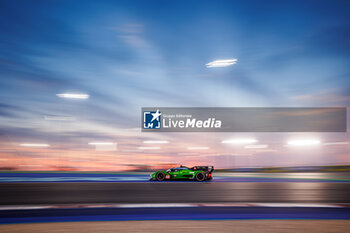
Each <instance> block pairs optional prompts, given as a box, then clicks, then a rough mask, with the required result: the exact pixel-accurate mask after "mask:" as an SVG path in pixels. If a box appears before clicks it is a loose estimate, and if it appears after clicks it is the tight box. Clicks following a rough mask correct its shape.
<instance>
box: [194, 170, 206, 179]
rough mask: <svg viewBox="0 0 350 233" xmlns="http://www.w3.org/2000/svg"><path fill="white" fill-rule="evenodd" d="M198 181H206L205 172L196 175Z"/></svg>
mask: <svg viewBox="0 0 350 233" xmlns="http://www.w3.org/2000/svg"><path fill="white" fill-rule="evenodd" d="M196 180H197V181H204V180H205V174H204V173H203V172H198V173H197V174H196Z"/></svg>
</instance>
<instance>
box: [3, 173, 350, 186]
mask: <svg viewBox="0 0 350 233" xmlns="http://www.w3.org/2000/svg"><path fill="white" fill-rule="evenodd" d="M148 179H149V173H118V174H116V173H114V174H113V173H72V172H68V173H63V172H61V173H57V172H56V173H55V172H0V182H2V183H16V182H147V183H148V182H149V181H148ZM211 182H322V183H325V182H327V183H329V182H332V183H333V182H337V183H338V182H340V183H344V182H350V173H321V172H308V173H214V178H213V180H212V181H211Z"/></svg>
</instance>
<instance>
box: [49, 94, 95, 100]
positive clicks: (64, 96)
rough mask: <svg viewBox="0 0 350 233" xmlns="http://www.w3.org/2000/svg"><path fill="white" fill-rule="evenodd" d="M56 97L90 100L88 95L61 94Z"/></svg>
mask: <svg viewBox="0 0 350 233" xmlns="http://www.w3.org/2000/svg"><path fill="white" fill-rule="evenodd" d="M56 96H58V97H60V98H64V99H88V98H89V97H90V96H89V95H88V94H73V93H61V94H56Z"/></svg>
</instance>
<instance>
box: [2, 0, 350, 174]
mask: <svg viewBox="0 0 350 233" xmlns="http://www.w3.org/2000/svg"><path fill="white" fill-rule="evenodd" d="M349 12H350V2H349V1H317V4H315V1H264V2H262V1H258V0H256V1H221V0H220V1H153V0H150V1H142V0H139V1H124V2H121V1H52V0H51V1H25V0H23V1H12V0H11V1H10V0H2V1H1V2H0V168H1V167H14V168H16V169H20V170H53V169H60V168H63V167H69V168H74V169H79V170H125V169H130V167H132V166H133V165H143V164H144V165H157V164H169V163H178V164H184V165H189V166H192V165H202V164H210V165H214V166H216V167H222V168H230V167H265V166H269V167H270V166H304V165H306V166H309V165H317V166H318V165H341V164H350V144H349V142H350V135H349V133H150V132H144V133H142V132H141V128H140V125H141V119H140V115H141V107H153V106H154V107H157V106H158V107H334V106H345V107H348V106H349V105H350V40H349V37H350V14H349ZM218 59H237V62H236V64H233V65H231V66H227V67H216V68H215V67H214V68H208V67H207V66H206V64H207V63H209V62H212V61H214V60H218ZM62 93H76V94H86V95H89V98H88V99H66V98H60V96H58V95H57V94H62ZM348 119H349V118H348ZM348 125H349V120H348ZM242 137H243V138H253V139H256V141H257V142H256V143H255V144H257V145H267V146H266V147H265V146H262V147H261V148H258V147H259V146H257V147H255V148H254V146H253V148H249V146H248V148H247V145H231V144H224V143H222V141H223V140H229V139H232V138H242ZM297 139H317V140H319V142H320V143H319V144H318V145H312V146H306V147H293V146H288V145H287V142H288V140H297ZM144 141H166V142H167V143H154V144H152V145H147V143H144ZM94 142H109V143H112V144H113V145H112V147H113V148H102V149H101V148H100V147H98V146H96V145H94V144H93V143H94ZM89 143H90V144H89ZM91 143H92V144H91ZM26 144H30V145H26ZM31 144H36V145H38V144H40V145H41V146H39V147H33V146H31ZM145 147H154V148H153V149H152V148H146V149H145ZM196 148H197V149H196Z"/></svg>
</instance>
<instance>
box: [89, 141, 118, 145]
mask: <svg viewBox="0 0 350 233" xmlns="http://www.w3.org/2000/svg"><path fill="white" fill-rule="evenodd" d="M88 144H89V145H92V146H108V145H115V144H116V143H115V142H89V143H88Z"/></svg>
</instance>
